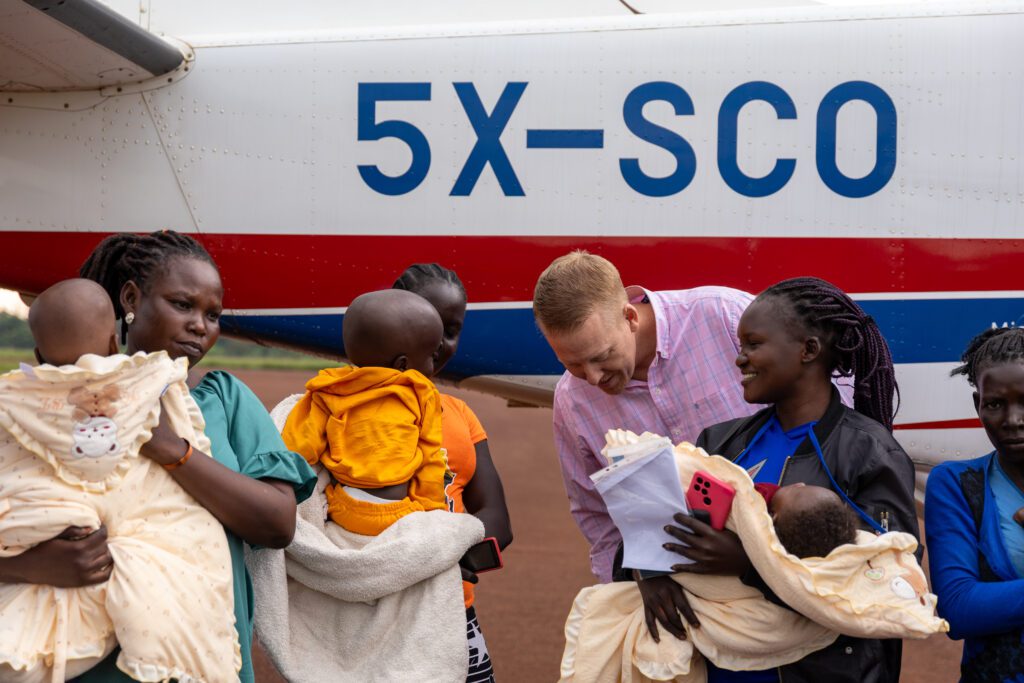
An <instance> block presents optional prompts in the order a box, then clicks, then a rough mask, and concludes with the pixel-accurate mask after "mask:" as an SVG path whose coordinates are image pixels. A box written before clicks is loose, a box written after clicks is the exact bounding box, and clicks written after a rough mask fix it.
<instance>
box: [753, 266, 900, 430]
mask: <svg viewBox="0 0 1024 683" xmlns="http://www.w3.org/2000/svg"><path fill="white" fill-rule="evenodd" d="M771 298H775V299H781V300H783V301H785V302H786V303H788V304H789V305H790V308H791V309H792V312H793V314H794V315H795V316H796V318H797V319H798V321H799V322H800V323H801V324H803V326H804V328H805V329H806V330H807V332H809V333H810V334H812V335H816V336H818V337H820V338H821V341H822V345H823V346H824V350H825V352H826V353H827V354H828V356H826V359H827V360H828V361H829V362H830V363H831V365H832V367H831V368H830V369H831V370H832V372H833V373H835V374H837V375H838V376H840V377H850V376H851V375H852V376H853V378H854V385H853V406H854V409H855V410H856V411H857V412H858V413H862V414H863V415H867V416H868V417H870V418H872V419H874V420H876V421H878V422H880V423H882V424H883V425H885V427H886V429H888V430H890V431H892V423H893V417H894V416H895V413H896V411H895V409H894V408H893V399H894V397H895V398H896V400H897V401H898V399H899V387H898V386H897V385H896V377H895V373H894V372H893V365H892V355H891V354H890V353H889V346H888V344H886V342H885V337H883V336H882V331H881V330H879V329H878V325H877V324H876V323H875V321H874V320H873V319H872V318H871V316H869V315H867V314H866V313H864V310H863V309H862V308H861V307H860V306H858V305H857V304H856V302H854V301H853V299H851V298H850V297H849V296H847V294H846V293H845V292H843V290H841V289H839V288H838V287H836V286H835V285H833V284H832V283H831V282H826V281H825V280H821V279H819V278H816V277H797V278H792V279H790V280H783V281H782V282H779V283H777V284H774V285H772V286H771V287H769V288H768V289H766V290H764V291H763V292H761V294H760V295H759V296H758V299H761V300H763V299H771Z"/></svg>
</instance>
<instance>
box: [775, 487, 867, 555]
mask: <svg viewBox="0 0 1024 683" xmlns="http://www.w3.org/2000/svg"><path fill="white" fill-rule="evenodd" d="M755 488H756V489H757V492H758V493H760V494H761V495H762V496H763V497H764V499H765V502H766V503H767V504H768V512H769V513H770V514H771V516H772V522H773V523H774V525H775V535H776V536H778V537H779V543H781V544H782V547H784V548H785V549H786V552H788V553H790V554H791V555H796V556H797V557H799V558H801V559H803V558H805V557H826V556H828V554H829V553H830V552H832V551H833V550H835V549H836V548H838V547H839V546H841V545H843V544H846V543H854V542H856V540H857V516H856V515H855V514H854V512H853V511H852V510H851V509H850V508H849V507H847V505H846V504H845V503H844V502H843V501H842V499H841V498H840V497H839V496H837V495H836V494H835V492H834V491H831V490H829V489H827V488H824V487H822V486H810V485H806V484H790V485H789V486H783V487H781V488H780V487H778V486H775V487H773V489H774V490H772V489H770V488H768V487H766V486H763V485H760V484H757V485H755Z"/></svg>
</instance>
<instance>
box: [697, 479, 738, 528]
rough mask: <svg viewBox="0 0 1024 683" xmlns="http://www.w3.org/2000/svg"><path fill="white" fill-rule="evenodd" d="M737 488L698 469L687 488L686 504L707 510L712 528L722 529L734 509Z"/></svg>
mask: <svg viewBox="0 0 1024 683" xmlns="http://www.w3.org/2000/svg"><path fill="white" fill-rule="evenodd" d="M735 496H736V490H735V489H733V487H731V486H729V485H728V484H726V483H725V482H723V481H719V480H718V479H715V478H714V477H712V476H711V475H710V474H708V473H707V472H703V471H697V472H695V473H694V475H693V479H691V480H690V485H689V486H688V487H687V488H686V504H687V505H689V506H690V509H691V510H707V512H708V514H709V515H710V516H711V528H712V529H718V530H719V531H721V530H722V529H724V528H725V520H727V519H728V518H729V510H731V509H732V499H733V498H734V497H735Z"/></svg>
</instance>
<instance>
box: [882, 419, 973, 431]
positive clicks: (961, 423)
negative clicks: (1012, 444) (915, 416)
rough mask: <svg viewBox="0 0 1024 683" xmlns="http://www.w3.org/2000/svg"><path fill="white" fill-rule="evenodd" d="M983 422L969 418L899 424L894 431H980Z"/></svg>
mask: <svg viewBox="0 0 1024 683" xmlns="http://www.w3.org/2000/svg"><path fill="white" fill-rule="evenodd" d="M980 428H981V420H979V419H978V418H976V417H969V418H965V419H963V420H938V421H936V422H908V423H906V424H898V425H895V426H894V427H893V429H980Z"/></svg>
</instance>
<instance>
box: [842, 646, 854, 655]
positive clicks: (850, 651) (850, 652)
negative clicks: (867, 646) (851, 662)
mask: <svg viewBox="0 0 1024 683" xmlns="http://www.w3.org/2000/svg"><path fill="white" fill-rule="evenodd" d="M843 652H845V653H846V654H848V655H852V654H853V648H852V647H850V646H849V645H847V646H846V649H845V650H843Z"/></svg>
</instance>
